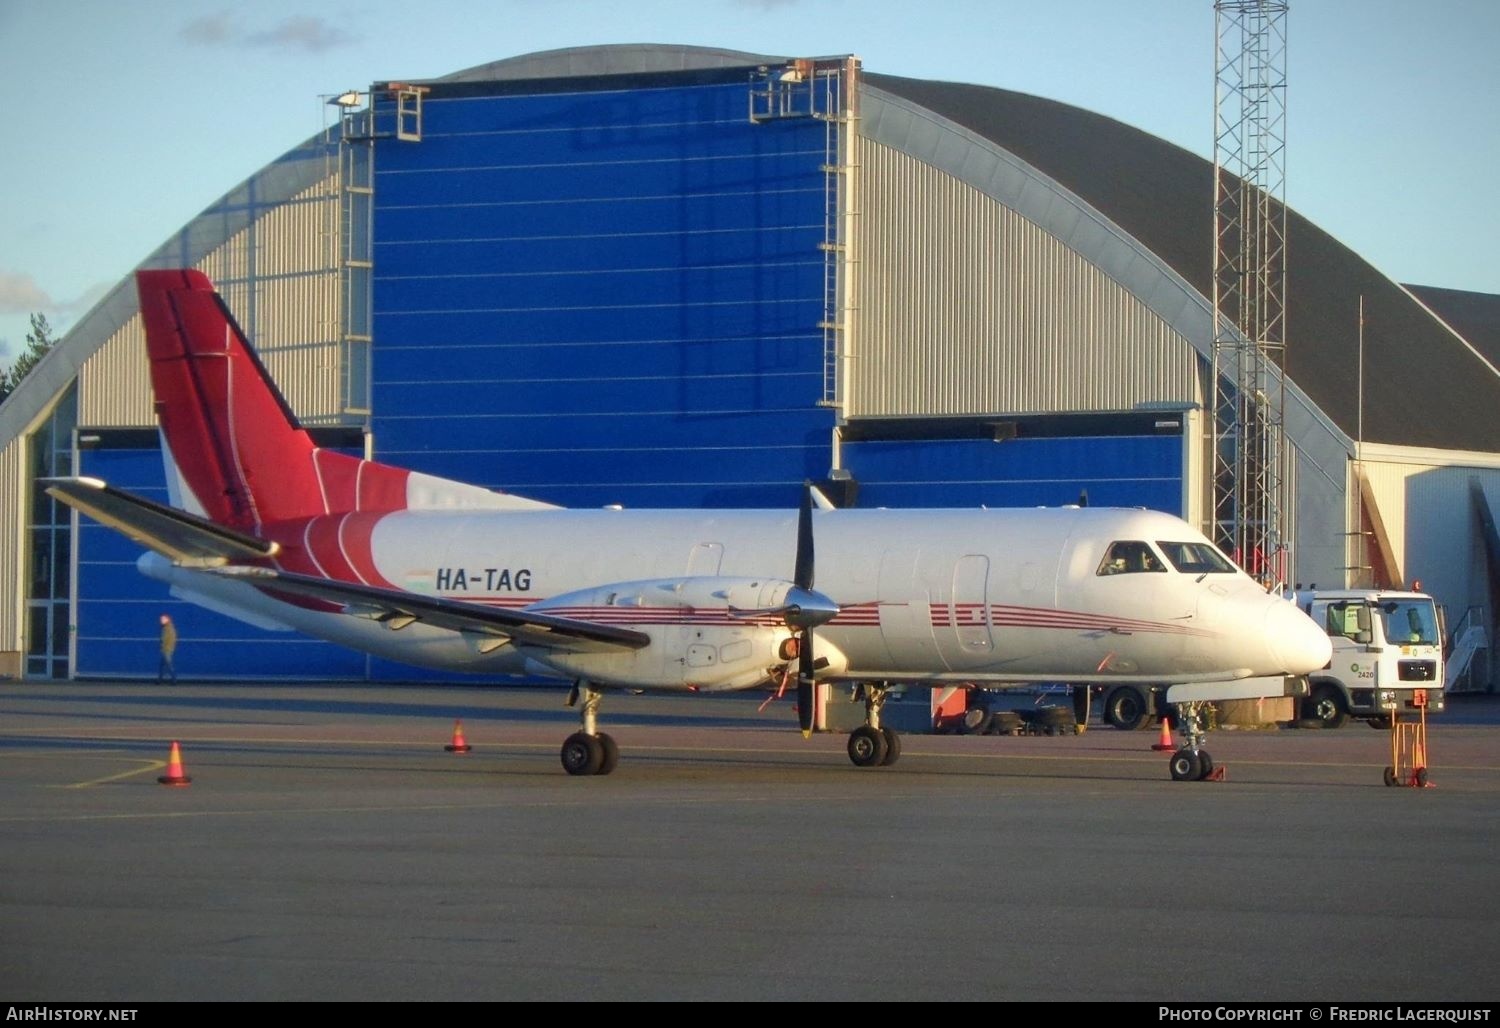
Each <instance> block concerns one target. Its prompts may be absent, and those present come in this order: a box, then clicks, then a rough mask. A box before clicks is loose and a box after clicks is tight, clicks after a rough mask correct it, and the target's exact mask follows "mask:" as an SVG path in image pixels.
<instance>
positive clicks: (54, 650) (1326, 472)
mask: <svg viewBox="0 0 1500 1028" xmlns="http://www.w3.org/2000/svg"><path fill="white" fill-rule="evenodd" d="M339 100H341V101H342V102H343V104H342V105H339V101H338V100H336V101H335V102H334V105H331V106H330V107H329V108H328V110H329V112H330V114H329V127H328V129H327V130H326V131H325V132H323V133H320V134H319V135H318V136H316V137H314V138H313V139H310V140H307V141H305V142H303V143H302V144H300V145H298V146H296V147H294V148H293V149H291V150H290V151H289V152H288V153H286V154H285V155H284V156H283V157H282V158H280V159H278V160H277V161H275V162H273V163H272V164H270V165H268V166H266V167H265V168H263V169H261V170H260V171H258V172H256V173H255V174H254V175H252V176H251V177H250V178H248V179H247V180H246V181H245V182H243V183H241V184H240V185H238V186H236V187H235V188H233V189H231V190H230V191H229V192H228V193H226V194H225V195H224V197H223V198H222V199H221V200H219V201H218V202H217V203H215V204H214V205H213V206H212V207H210V208H209V209H208V210H206V211H204V212H203V214H202V215H200V216H199V217H198V218H196V219H194V220H193V221H192V222H190V223H189V224H187V225H185V226H183V227H182V229H181V230H180V231H179V232H177V233H176V234H174V235H173V236H172V237H171V238H170V239H168V240H167V241H166V242H165V243H164V244H163V245H162V246H161V247H160V249H159V250H157V251H156V252H155V253H154V254H153V255H152V256H151V257H150V258H149V259H148V260H147V261H146V262H144V264H143V266H144V267H178V266H194V267H197V268H200V269H201V270H203V271H205V272H206V273H207V274H209V275H210V276H211V277H212V278H213V279H214V280H215V282H216V283H217V284H218V286H219V288H220V290H221V292H222V293H223V294H224V296H225V299H226V301H227V302H228V303H229V305H230V306H231V308H232V309H233V310H234V312H235V315H236V317H237V318H238V319H239V321H240V323H241V325H242V326H243V327H244V328H245V330H246V332H247V334H249V335H250V337H251V338H252V339H253V340H254V341H255V343H256V345H257V347H258V349H259V351H260V354H261V356H262V359H263V360H264V361H265V363H266V365H267V366H268V368H269V369H270V371H271V373H272V374H273V375H274V376H275V378H276V379H277V381H278V383H279V384H280V386H281V388H282V391H283V392H284V393H285V394H286V396H287V398H288V401H289V403H290V404H291V406H292V407H293V408H294V410H295V411H296V412H297V414H298V416H299V417H300V418H301V419H302V421H303V423H304V424H305V425H307V426H309V427H311V428H312V429H313V430H314V431H315V433H316V434H318V435H319V436H320V438H321V440H322V441H323V443H324V444H325V445H330V446H338V447H343V448H346V449H348V450H349V451H351V452H363V453H367V454H370V455H372V456H374V457H375V458H377V459H380V460H385V461H389V462H391V463H395V464H400V465H404V466H408V467H412V468H414V469H417V470H421V471H426V472H429V473H432V474H437V475H442V476H445V477H451V478H457V479H463V480H466V481H471V482H476V483H479V484H482V485H486V486H491V487H496V488H503V489H506V490H508V491H512V492H518V493H522V494H525V495H529V496H534V497H537V498H540V499H544V500H548V501H551V502H554V503H560V504H565V505H568V506H599V505H605V504H624V505H626V506H630V507H652V506H666V507H687V506H708V507H747V506H781V507H786V508H789V509H790V508H792V507H793V506H794V505H795V504H796V502H797V499H798V489H799V487H800V484H801V483H802V482H803V481H804V480H805V479H813V480H816V481H819V482H822V483H824V484H825V488H826V490H827V491H828V492H829V493H830V495H832V496H834V497H835V499H836V500H837V502H840V503H843V504H857V505H861V506H976V505H980V504H985V505H990V506H1034V505H1061V504H1066V503H1076V502H1079V500H1080V497H1081V496H1085V495H1086V497H1087V501H1088V502H1090V503H1093V504H1097V505H1112V506H1144V507H1151V508H1156V509H1160V510H1165V511H1169V512H1171V513H1174V514H1179V515H1181V516H1183V517H1186V518H1188V519H1189V520H1191V521H1194V522H1195V523H1198V524H1206V521H1207V519H1208V518H1209V516H1210V514H1211V506H1212V504H1211V498H1210V495H1209V493H1210V488H1211V484H1212V483H1211V479H1212V459H1211V454H1210V452H1209V451H1210V445H1211V443H1210V440H1211V436H1212V425H1211V423H1210V419H1211V413H1210V407H1211V404H1212V396H1213V390H1212V388H1211V382H1210V381H1209V379H1210V376H1211V371H1210V369H1211V362H1210V359H1211V355H1212V348H1213V325H1212V317H1211V310H1212V305H1211V300H1210V299H1209V296H1210V292H1211V288H1212V286H1211V275H1212V271H1211V262H1212V253H1211V251H1210V245H1211V239H1212V218H1213V212H1212V166H1211V163H1210V162H1208V161H1206V160H1204V159H1203V158H1201V157H1199V156H1196V155H1194V154H1192V153H1189V152H1187V151H1184V150H1181V149H1179V148H1177V147H1174V146H1172V145H1170V144H1167V143H1165V142H1163V141H1162V140H1160V139H1157V138H1154V137H1152V136H1149V135H1147V134H1145V133H1143V132H1141V131H1139V130H1137V129H1133V128H1131V127H1129V126H1127V125H1124V124H1121V123H1119V122H1116V121H1113V120H1111V119H1108V118H1104V117H1101V116H1099V115H1096V114H1092V113H1090V112H1087V111H1084V110H1080V109H1077V108H1073V107H1068V106H1065V105H1062V104H1058V103H1055V102H1052V101H1048V100H1045V99H1041V98H1038V97H1034V96H1027V95H1023V94H1019V93H1013V92H1008V91H1005V90H1000V89H993V88H987V87H980V86H972V85H963V84H955V83H944V82H933V81H924V80H916V79H907V78H898V77H894V76H890V75H882V74H877V73H875V72H873V71H867V70H866V69H864V68H863V67H862V65H861V63H860V62H859V61H858V60H857V59H856V58H853V57H848V56H835V57H818V58H796V57H785V56H770V55H759V54H746V53H736V52H730V51H724V50H717V49H706V48H693V47H680V46H601V47H588V48H580V49H572V50H563V51H552V52H547V53H538V54H529V55H525V56H520V57H514V58H510V59H507V60H501V61H497V62H495V63H493V64H488V65H484V66H481V67H477V68H471V69H468V70H465V71H461V72H458V73H455V74H453V75H450V76H447V77H445V78H442V79H437V80H431V81H423V82H401V81H380V82H377V83H375V84H374V85H372V86H371V87H370V89H369V90H368V91H357V92H355V93H352V94H348V95H346V96H344V97H342V98H339ZM1392 202H1393V203H1397V202H1399V198H1394V199H1393V201H1392ZM1288 225H1289V230H1288V231H1289V237H1290V244H1289V247H1290V253H1291V255H1292V263H1291V265H1290V269H1289V274H1288V286H1287V297H1288V323H1289V326H1290V328H1289V341H1288V346H1287V367H1288V379H1289V382H1288V387H1287V399H1286V401H1285V415H1284V417H1285V426H1286V436H1287V443H1288V452H1289V453H1290V457H1289V460H1288V465H1287V468H1286V472H1287V477H1288V481H1290V482H1291V483H1292V488H1293V493H1292V495H1293V500H1292V502H1291V504H1290V508H1289V514H1290V520H1291V524H1290V526H1289V533H1288V538H1289V539H1290V540H1291V552H1292V556H1293V560H1294V566H1295V569H1296V575H1297V577H1298V579H1300V580H1302V581H1306V582H1317V583H1319V584H1321V585H1324V586H1334V585H1344V584H1360V582H1361V579H1362V578H1365V579H1368V578H1369V577H1370V576H1371V575H1374V576H1376V577H1379V578H1384V579H1386V580H1389V581H1391V582H1401V581H1405V580H1408V579H1410V578H1412V577H1420V578H1421V579H1422V580H1423V586H1424V588H1426V589H1427V590H1428V591H1430V592H1434V593H1436V594H1437V595H1438V596H1439V598H1440V599H1441V600H1442V601H1443V602H1444V603H1445V604H1446V606H1447V607H1448V610H1449V612H1450V621H1452V620H1454V619H1455V618H1456V616H1457V615H1461V614H1463V613H1464V612H1465V611H1467V610H1469V609H1470V608H1478V609H1482V610H1491V611H1492V610H1493V603H1492V597H1491V589H1492V587H1491V576H1490V574H1488V573H1487V571H1486V557H1487V556H1488V557H1493V556H1494V554H1493V553H1492V551H1491V549H1490V544H1489V540H1490V539H1491V538H1492V537H1493V528H1492V527H1491V528H1489V529H1488V530H1486V527H1485V526H1486V524H1488V525H1490V526H1492V525H1493V521H1492V520H1489V521H1487V520H1486V517H1487V514H1488V511H1489V507H1490V504H1491V503H1492V502H1493V500H1492V498H1494V497H1500V424H1497V423H1496V421H1495V420H1494V418H1493V417H1490V416H1488V415H1489V414H1490V413H1492V412H1493V411H1494V410H1496V409H1500V372H1497V362H1500V297H1495V296H1490V295H1487V294H1475V293H1462V292H1455V291H1452V290H1446V289H1442V288H1439V287H1435V286H1428V287H1418V286H1404V285H1400V284H1397V283H1395V282H1393V281H1391V280H1390V279H1388V278H1387V277H1385V276H1384V275H1382V274H1381V273H1380V272H1379V271H1378V270H1376V269H1375V268H1373V267H1371V266H1370V265H1369V264H1368V263H1366V262H1365V261H1363V260H1362V259H1360V258H1359V257H1358V256H1357V255H1356V254H1354V253H1352V252H1351V251H1349V250H1348V249H1347V248H1345V247H1343V246H1342V245H1341V244H1339V243H1338V242H1336V241H1335V240H1334V239H1332V238H1331V237H1329V236H1328V235H1327V234H1326V233H1324V232H1322V231H1320V230H1319V229H1318V228H1317V227H1316V226H1314V225H1312V224H1311V223H1309V222H1307V221H1306V220H1304V219H1302V218H1300V217H1298V216H1297V215H1296V214H1295V213H1290V212H1289V214H1288ZM1361 297H1363V298H1364V303H1365V311H1366V328H1365V331H1364V339H1363V344H1362V347H1361V343H1360V338H1359V336H1360V333H1359V328H1358V322H1357V318H1356V316H1355V312H1356V311H1357V310H1358V304H1359V301H1360V298H1361ZM143 352H144V347H143V337H142V330H141V324H140V317H139V314H138V311H137V310H136V297H135V293H134V285H133V278H132V276H131V275H129V274H125V275H123V276H122V279H121V281H120V284H119V285H118V287H117V288H116V289H115V290H114V291H113V292H112V293H111V294H110V295H109V296H108V297H107V298H106V299H105V300H104V301H102V302H101V303H100V304H99V305H98V306H97V307H96V308H95V309H94V310H93V311H91V312H90V313H89V314H88V315H87V316H86V317H85V318H83V319H82V320H81V321H80V322H79V323H78V324H77V325H76V326H75V327H74V328H73V329H72V330H71V331H70V332H69V333H68V335H67V336H66V337H65V338H64V339H63V340H62V341H61V342H60V344H59V345H58V346H57V347H55V348H54V350H53V352H52V353H50V354H49V355H48V357H47V358H46V359H45V360H44V361H43V362H42V363H41V364H40V365H39V366H38V367H37V369H36V370H35V371H34V372H33V373H32V374H31V375H30V376H28V377H27V379H25V380H24V382H23V383H22V385H21V387H20V388H19V389H18V390H17V391H16V392H15V393H14V394H13V395H12V396H11V398H10V399H9V400H7V401H6V402H5V403H4V405H3V406H0V500H3V502H0V531H3V532H4V533H6V539H5V541H6V543H7V545H5V546H0V677H34V678H72V677H95V676H99V677H105V676H107V677H133V676H140V677H149V676H152V675H154V674H155V670H156V656H155V651H156V645H157V643H156V625H157V619H158V616H159V615H160V614H161V613H171V614H172V615H173V616H174V617H175V618H176V620H177V622H178V625H179V631H180V635H181V638H182V643H181V646H180V649H179V651H178V658H177V664H178V668H179V671H180V673H182V674H183V675H186V676H197V677H208V678H216V677H217V678H237V677H249V678H267V679H287V678H296V679H315V678H355V679H359V678H368V679H377V680H378V679H396V678H406V677H410V676H411V675H412V674H413V672H412V671H411V670H410V669H407V668H404V667H398V666H395V665H387V664H383V663H381V662H379V661H370V660H367V658H365V657H364V656H362V655H357V654H352V653H347V652H344V651H342V650H339V649H336V648H334V647H331V646H328V645H326V644H322V643H318V642H314V641H311V640H305V639H301V638H299V637H291V636H288V635H287V634H285V633H276V632H271V631H265V630H262V629H260V628H256V627H253V626H249V625H244V624H241V623H239V622H236V621H234V620H231V619H229V618H227V617H222V616H219V615H217V614H214V613H212V612H209V611H206V610H203V609H201V608H199V607H197V606H194V605H191V604H188V603H185V602H183V600H182V599H181V598H178V597H172V596H169V595H167V594H166V593H165V592H164V591H163V589H162V587H161V586H159V585H157V584H155V583H153V582H150V581H148V580H147V579H145V578H143V577H142V576H140V575H139V574H138V573H137V572H136V569H135V559H136V556H137V555H138V551H137V550H136V549H135V548H133V547H132V546H131V545H130V544H129V543H127V542H125V541H123V540H121V539H120V538H118V537H117V536H115V535H114V533H112V532H110V531H109V530H107V529H104V528H100V527H98V526H96V525H94V524H93V523H91V522H89V521H87V520H84V521H77V520H75V519H74V518H73V517H72V516H71V514H70V512H69V511H68V509H67V508H65V507H62V506H60V505H58V504H56V503H54V502H53V501H51V500H49V499H48V498H47V497H46V496H45V495H44V494H42V493H40V492H39V491H37V490H36V489H34V488H33V480H34V478H35V477H37V476H41V475H47V474H61V473H70V472H74V471H76V472H78V473H83V474H89V475H96V476H98V477H101V478H104V479H106V480H108V481H110V482H111V483H112V484H115V485H118V486H120V487H122V488H126V489H129V490H132V491H135V492H139V493H142V494H145V495H148V496H154V497H157V498H163V499H164V498H165V487H164V483H163V474H162V471H161V464H160V453H159V450H158V443H157V438H156V433H155V431H154V427H153V426H154V421H153V418H152V409H151V398H150V388H149V383H148V379H147V374H146V366H145V360H144V356H143ZM1361 364H1362V365H1363V375H1362V376H1361V375H1360V366H1361ZM1361 377H1362V381H1363V385H1362V387H1361V386H1360V385H1359V381H1360V379H1361ZM1361 393H1362V396H1363V400H1362V402H1361V400H1360V399H1359V397H1360V395H1361ZM1480 414H1484V415H1485V416H1479V415H1480ZM1371 525H1375V526H1378V531H1369V530H1367V528H1368V526H1371Z"/></svg>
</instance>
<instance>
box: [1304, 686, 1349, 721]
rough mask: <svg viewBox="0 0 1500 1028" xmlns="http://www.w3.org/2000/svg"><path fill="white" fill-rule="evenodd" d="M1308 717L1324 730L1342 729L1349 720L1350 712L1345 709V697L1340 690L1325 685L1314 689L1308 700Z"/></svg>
mask: <svg viewBox="0 0 1500 1028" xmlns="http://www.w3.org/2000/svg"><path fill="white" fill-rule="evenodd" d="M1307 717H1309V718H1311V719H1312V720H1313V721H1316V722H1317V723H1318V725H1319V726H1320V727H1322V728H1341V727H1343V724H1344V722H1345V721H1347V720H1349V712H1348V711H1347V710H1345V709H1344V697H1343V696H1342V695H1341V694H1340V693H1339V691H1338V689H1337V688H1335V687H1334V686H1331V685H1326V684H1325V685H1319V686H1314V687H1313V691H1312V696H1310V697H1309V698H1308V700H1307Z"/></svg>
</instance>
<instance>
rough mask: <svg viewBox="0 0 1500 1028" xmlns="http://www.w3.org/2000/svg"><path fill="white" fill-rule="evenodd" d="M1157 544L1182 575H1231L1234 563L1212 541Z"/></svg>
mask: <svg viewBox="0 0 1500 1028" xmlns="http://www.w3.org/2000/svg"><path fill="white" fill-rule="evenodd" d="M1156 545H1157V546H1160V547H1161V551H1162V552H1163V553H1165V554H1166V555H1167V559H1168V560H1170V561H1171V562H1172V566H1173V567H1174V568H1176V569H1177V570H1178V571H1181V572H1182V573H1183V574H1184V575H1232V574H1234V565H1233V564H1232V563H1230V561H1229V558H1228V557H1226V556H1224V555H1223V554H1222V553H1220V552H1219V551H1218V549H1217V548H1216V547H1215V546H1214V545H1213V544H1212V543H1164V542H1158V543H1157V544H1156Z"/></svg>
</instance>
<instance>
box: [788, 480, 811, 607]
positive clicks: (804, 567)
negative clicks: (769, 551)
mask: <svg viewBox="0 0 1500 1028" xmlns="http://www.w3.org/2000/svg"><path fill="white" fill-rule="evenodd" d="M792 584H793V585H795V586H796V587H797V588H799V589H811V588H812V587H813V531H812V483H811V482H806V483H804V484H803V489H802V505H801V506H800V507H798V508H797V563H796V568H795V570H794V571H793V572H792Z"/></svg>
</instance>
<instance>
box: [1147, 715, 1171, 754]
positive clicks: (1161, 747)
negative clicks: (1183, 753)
mask: <svg viewBox="0 0 1500 1028" xmlns="http://www.w3.org/2000/svg"><path fill="white" fill-rule="evenodd" d="M1151 748H1152V749H1153V750H1155V751H1156V752H1158V753H1170V752H1172V751H1173V750H1175V749H1176V748H1177V744H1176V743H1175V742H1173V741H1172V726H1171V725H1169V724H1167V719H1166V718H1162V719H1161V736H1160V738H1158V739H1157V740H1156V741H1155V742H1154V743H1152V744H1151Z"/></svg>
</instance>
